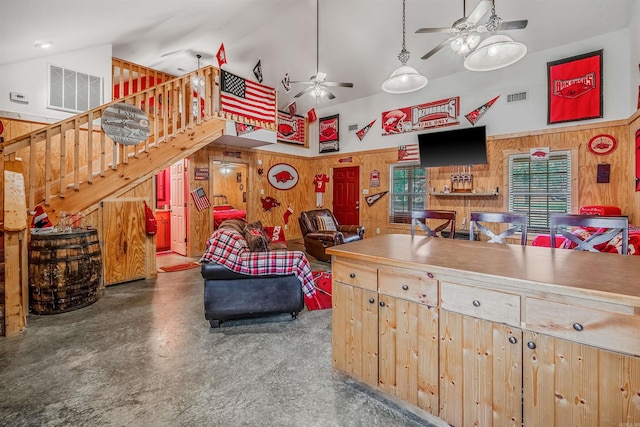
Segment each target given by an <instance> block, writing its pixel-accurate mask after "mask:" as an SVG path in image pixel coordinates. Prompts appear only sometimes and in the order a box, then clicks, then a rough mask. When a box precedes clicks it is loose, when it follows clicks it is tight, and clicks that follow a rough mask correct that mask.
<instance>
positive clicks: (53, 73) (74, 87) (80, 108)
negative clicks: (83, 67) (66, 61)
mask: <svg viewBox="0 0 640 427" xmlns="http://www.w3.org/2000/svg"><path fill="white" fill-rule="evenodd" d="M102 97H103V93H102V78H101V77H96V76H91V75H89V74H84V73H78V72H76V71H73V70H67V69H64V68H61V67H56V66H54V65H49V105H48V107H49V108H52V109H55V110H63V111H69V112H73V113H82V112H85V111H88V110H91V109H93V108H96V107H99V106H100V105H101V104H102Z"/></svg>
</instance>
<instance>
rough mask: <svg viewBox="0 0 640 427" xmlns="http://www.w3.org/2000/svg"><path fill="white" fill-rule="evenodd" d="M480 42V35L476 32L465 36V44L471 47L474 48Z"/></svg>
mask: <svg viewBox="0 0 640 427" xmlns="http://www.w3.org/2000/svg"><path fill="white" fill-rule="evenodd" d="M478 43H480V36H479V35H477V34H469V35H468V36H467V44H468V45H469V47H470V48H471V49H474V48H475V47H476V46H478Z"/></svg>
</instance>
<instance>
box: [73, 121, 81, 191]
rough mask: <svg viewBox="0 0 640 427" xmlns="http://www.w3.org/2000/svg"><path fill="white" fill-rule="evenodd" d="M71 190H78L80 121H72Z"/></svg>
mask: <svg viewBox="0 0 640 427" xmlns="http://www.w3.org/2000/svg"><path fill="white" fill-rule="evenodd" d="M73 128H74V133H73V189H74V191H78V190H80V119H79V117H78V116H76V118H75V120H74V121H73Z"/></svg>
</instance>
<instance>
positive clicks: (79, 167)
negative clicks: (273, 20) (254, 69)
mask: <svg viewBox="0 0 640 427" xmlns="http://www.w3.org/2000/svg"><path fill="white" fill-rule="evenodd" d="M219 80H220V70H219V69H218V68H215V67H212V66H208V67H203V68H200V69H199V70H196V71H194V72H192V73H189V74H186V75H184V76H181V77H178V78H175V79H173V80H170V81H167V82H164V83H161V84H158V85H156V86H153V87H150V88H148V89H145V90H143V91H141V92H138V93H135V94H132V95H129V96H126V97H124V98H121V99H118V100H116V101H113V102H110V103H108V104H105V105H102V106H100V107H98V108H94V109H93V110H90V111H87V112H84V113H81V114H78V115H76V116H74V117H70V118H68V119H65V120H62V121H60V122H57V123H54V124H52V125H50V126H46V127H44V128H42V129H39V130H37V131H34V132H31V133H29V134H26V135H23V136H20V137H18V138H15V139H13V140H10V141H7V142H5V143H3V144H0V151H2V154H3V156H4V159H5V160H18V159H20V160H22V162H23V164H25V166H26V168H25V169H26V173H25V185H26V191H27V194H26V196H27V206H28V208H29V210H30V211H33V210H34V208H35V206H36V205H38V204H44V205H45V206H48V205H49V204H50V203H51V202H52V200H53V199H54V198H58V199H64V197H65V195H66V194H69V193H68V192H69V191H75V192H77V191H80V190H81V189H82V188H83V185H84V184H85V183H86V184H92V183H93V182H94V180H95V179H99V178H101V177H105V176H106V175H108V174H110V173H117V171H118V169H119V167H121V165H126V164H128V163H129V162H131V161H135V159H137V158H139V157H140V155H141V154H142V153H145V154H150V153H152V151H151V149H152V148H154V147H158V148H159V147H161V146H162V144H165V143H167V142H168V141H171V140H172V139H173V138H175V137H176V136H178V135H179V134H181V133H184V132H186V131H188V130H189V129H193V128H195V127H196V126H199V125H200V124H202V123H203V122H204V121H207V120H209V119H212V118H219V119H226V120H233V121H237V122H241V123H246V124H251V125H254V126H260V127H262V128H265V129H269V130H275V126H276V125H275V117H276V114H277V111H276V109H275V108H274V112H273V116H274V122H273V123H271V122H262V121H257V120H248V119H244V118H243V117H240V116H236V115H230V114H227V113H224V112H222V111H221V109H220V91H219V83H218V82H219ZM274 93H275V91H274ZM121 102H123V103H127V104H131V105H134V106H136V107H138V108H140V109H141V110H142V111H144V112H145V114H146V115H147V116H148V117H149V122H150V131H151V134H150V136H149V138H148V139H147V140H145V141H144V142H143V143H141V144H138V145H134V146H125V145H122V144H117V143H115V142H113V141H112V140H111V139H110V138H109V137H108V136H107V135H106V134H105V133H104V131H103V130H102V128H101V126H100V119H101V117H102V114H103V113H104V111H105V109H106V108H107V107H109V106H110V105H114V104H116V103H121ZM145 157H148V156H145ZM27 165H28V166H27ZM114 190H115V189H114Z"/></svg>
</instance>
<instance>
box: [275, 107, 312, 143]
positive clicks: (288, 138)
mask: <svg viewBox="0 0 640 427" xmlns="http://www.w3.org/2000/svg"><path fill="white" fill-rule="evenodd" d="M307 123H308V122H307V120H306V119H305V118H304V117H301V116H292V115H290V114H289V113H285V112H284V111H279V110H278V133H277V137H278V141H280V142H287V143H289V144H297V145H304V146H305V147H306V145H307V134H308V124H307Z"/></svg>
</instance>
